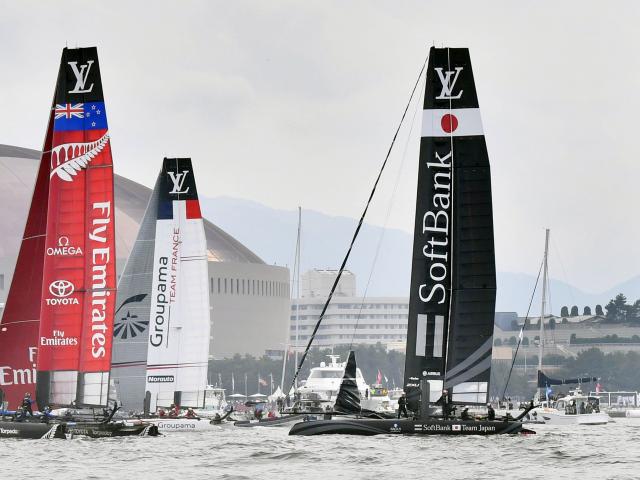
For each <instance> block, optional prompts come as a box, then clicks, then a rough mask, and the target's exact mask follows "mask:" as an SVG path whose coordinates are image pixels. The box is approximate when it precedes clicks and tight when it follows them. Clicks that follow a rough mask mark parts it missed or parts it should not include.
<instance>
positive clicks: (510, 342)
mask: <svg viewBox="0 0 640 480" xmlns="http://www.w3.org/2000/svg"><path fill="white" fill-rule="evenodd" d="M516 343H518V340H517V339H516V337H511V338H510V339H509V345H515V344H516Z"/></svg>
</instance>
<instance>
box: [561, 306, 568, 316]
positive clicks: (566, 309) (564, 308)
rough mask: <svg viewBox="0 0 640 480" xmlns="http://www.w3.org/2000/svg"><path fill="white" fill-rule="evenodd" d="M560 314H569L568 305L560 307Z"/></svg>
mask: <svg viewBox="0 0 640 480" xmlns="http://www.w3.org/2000/svg"><path fill="white" fill-rule="evenodd" d="M560 316H561V317H568V316H569V307H567V306H564V307H562V308H561V309H560Z"/></svg>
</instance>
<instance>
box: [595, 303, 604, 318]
mask: <svg viewBox="0 0 640 480" xmlns="http://www.w3.org/2000/svg"><path fill="white" fill-rule="evenodd" d="M596 315H600V316H601V317H604V312H603V311H602V305H596Z"/></svg>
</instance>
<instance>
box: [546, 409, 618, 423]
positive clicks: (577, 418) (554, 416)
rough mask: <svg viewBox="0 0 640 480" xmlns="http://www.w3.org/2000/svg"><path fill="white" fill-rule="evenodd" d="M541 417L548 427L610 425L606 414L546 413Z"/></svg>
mask: <svg viewBox="0 0 640 480" xmlns="http://www.w3.org/2000/svg"><path fill="white" fill-rule="evenodd" d="M538 416H539V417H540V416H541V417H542V419H543V420H544V423H546V424H548V425H605V424H607V423H609V415H607V414H606V413H603V412H601V413H583V414H580V413H579V414H576V415H567V414H566V413H563V412H544V413H543V414H542V415H538Z"/></svg>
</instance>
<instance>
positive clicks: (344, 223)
mask: <svg viewBox="0 0 640 480" xmlns="http://www.w3.org/2000/svg"><path fill="white" fill-rule="evenodd" d="M201 204H202V210H203V214H204V216H205V217H207V218H208V219H209V220H211V221H212V222H213V223H215V224H216V225H218V226H219V227H221V228H223V229H224V230H226V231H227V232H228V233H229V234H231V235H233V236H234V237H235V238H236V239H238V240H239V241H240V242H242V243H243V244H244V245H246V246H247V247H248V248H250V249H251V250H253V252H255V253H256V254H257V255H258V256H260V257H261V258H262V259H263V260H264V261H265V262H266V263H275V264H278V265H286V266H289V267H290V268H292V266H293V258H294V252H295V242H296V230H297V225H298V212H297V211H296V210H277V209H273V208H270V207H267V206H265V205H262V204H260V203H257V202H254V201H250V200H242V199H237V198H230V197H215V198H204V199H202V200H201ZM356 225H357V220H356V219H353V218H347V217H335V216H330V215H326V214H324V213H321V212H317V211H313V210H303V211H302V251H301V260H300V263H301V272H304V271H306V270H309V269H312V268H338V267H339V266H340V262H341V261H342V258H343V257H344V254H345V252H346V249H347V247H348V245H349V242H350V241H351V237H352V236H353V231H354V229H355V227H356ZM381 236H382V243H380V249H379V253H378V258H377V261H376V263H375V269H374V271H373V274H372V276H371V283H370V285H369V288H368V292H367V296H389V297H406V296H408V295H409V278H410V273H411V244H412V238H411V235H409V234H408V233H407V232H405V231H403V230H397V229H386V230H384V229H383V228H382V227H378V226H374V225H368V224H366V223H365V224H364V225H363V227H362V229H361V232H360V236H359V237H358V240H357V241H356V244H355V246H354V249H353V251H352V255H351V259H350V261H349V263H348V265H347V268H348V269H349V270H351V271H352V272H354V273H355V274H356V279H357V284H358V292H359V294H361V295H362V294H363V293H364V290H365V287H366V284H367V279H368V278H369V274H370V272H371V268H372V266H373V259H374V258H375V257H376V251H378V243H379V242H380V238H381ZM536 274H537V272H536ZM535 280H536V277H535V275H531V274H526V273H513V272H498V295H497V300H496V310H498V311H516V312H518V313H519V314H520V315H525V314H526V312H527V308H528V306H529V302H530V300H531V293H532V291H533V287H534V284H535ZM540 290H541V285H538V290H537V291H536V296H535V298H534V302H533V304H532V307H531V314H532V315H534V314H538V313H539V311H540ZM620 292H622V293H624V294H625V295H626V296H627V298H628V299H629V300H630V301H634V300H636V299H638V298H640V276H637V277H634V278H632V279H630V280H628V281H626V282H623V283H621V284H619V285H616V286H615V287H613V288H611V289H609V290H607V291H605V292H601V293H588V292H584V291H582V290H580V289H578V288H576V287H574V286H572V285H570V284H568V283H565V282H562V281H559V280H555V279H551V280H550V288H549V299H548V301H549V303H550V305H551V311H552V312H553V313H556V314H559V313H560V308H561V307H562V306H563V305H567V306H569V307H571V306H572V305H577V306H578V308H579V310H580V313H582V310H583V308H584V306H585V305H588V306H590V307H591V309H592V310H593V309H594V307H595V305H596V304H601V305H602V306H603V307H604V306H605V305H606V304H607V303H608V302H609V300H610V299H611V298H613V297H615V295H616V294H618V293H620ZM547 308H548V307H547Z"/></svg>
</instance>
